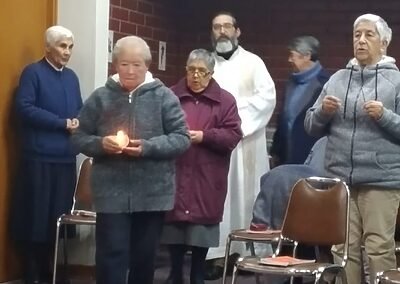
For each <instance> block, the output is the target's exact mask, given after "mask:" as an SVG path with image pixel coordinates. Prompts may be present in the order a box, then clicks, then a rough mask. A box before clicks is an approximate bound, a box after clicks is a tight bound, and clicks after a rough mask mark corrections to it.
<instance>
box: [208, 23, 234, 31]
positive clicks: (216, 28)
mask: <svg viewBox="0 0 400 284" xmlns="http://www.w3.org/2000/svg"><path fill="white" fill-rule="evenodd" d="M234 27H235V26H234V25H233V24H231V23H225V24H214V25H213V26H212V28H213V30H214V31H220V30H221V28H224V30H232V29H233V28H234Z"/></svg>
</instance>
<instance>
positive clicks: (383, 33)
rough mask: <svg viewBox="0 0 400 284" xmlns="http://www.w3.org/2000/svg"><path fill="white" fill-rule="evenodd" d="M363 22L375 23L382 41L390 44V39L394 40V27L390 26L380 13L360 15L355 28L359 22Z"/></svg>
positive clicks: (355, 22)
mask: <svg viewBox="0 0 400 284" xmlns="http://www.w3.org/2000/svg"><path fill="white" fill-rule="evenodd" d="M361 22H371V23H373V24H374V25H375V27H376V30H377V32H378V34H379V37H380V39H381V41H382V42H386V44H387V46H389V44H390V41H391V40H392V29H391V28H389V26H388V24H387V23H386V21H385V20H384V19H382V18H381V17H380V16H378V15H374V14H364V15H361V16H359V17H358V18H357V19H356V20H355V21H354V25H353V28H354V29H355V28H356V27H357V26H358V24H359V23H361Z"/></svg>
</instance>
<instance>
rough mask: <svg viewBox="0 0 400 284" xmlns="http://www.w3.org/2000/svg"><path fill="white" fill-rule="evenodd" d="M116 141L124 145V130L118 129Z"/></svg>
mask: <svg viewBox="0 0 400 284" xmlns="http://www.w3.org/2000/svg"><path fill="white" fill-rule="evenodd" d="M116 140H117V143H118V145H119V146H121V147H124V146H125V141H126V134H125V132H124V131H122V130H119V131H118V132H117V137H116Z"/></svg>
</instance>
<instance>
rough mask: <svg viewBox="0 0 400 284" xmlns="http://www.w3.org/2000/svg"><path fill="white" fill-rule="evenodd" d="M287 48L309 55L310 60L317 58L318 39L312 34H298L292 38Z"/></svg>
mask: <svg viewBox="0 0 400 284" xmlns="http://www.w3.org/2000/svg"><path fill="white" fill-rule="evenodd" d="M288 49H289V50H292V51H297V52H298V53H300V54H301V55H308V54H309V55H310V58H311V61H317V60H318V51H319V41H318V39H316V38H315V37H313V36H308V35H305V36H299V37H295V38H294V39H292V40H291V41H290V43H289V45H288Z"/></svg>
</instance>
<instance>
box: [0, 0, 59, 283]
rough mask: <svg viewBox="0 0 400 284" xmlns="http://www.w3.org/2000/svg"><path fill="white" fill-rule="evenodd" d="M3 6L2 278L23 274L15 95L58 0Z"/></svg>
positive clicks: (21, 0) (11, 0) (12, 1)
mask: <svg viewBox="0 0 400 284" xmlns="http://www.w3.org/2000/svg"><path fill="white" fill-rule="evenodd" d="M1 2H2V3H1V8H0V45H1V46H0V282H5V281H10V280H12V279H17V278H20V277H21V273H20V269H19V261H18V260H17V258H16V255H15V253H14V249H13V246H12V243H11V241H10V239H9V234H8V231H9V230H8V226H9V224H8V219H9V218H8V217H9V209H10V206H9V205H10V193H11V188H12V187H11V183H12V179H13V176H14V174H15V166H16V155H17V152H16V147H15V142H16V141H15V139H14V134H15V133H14V125H15V121H14V120H13V118H12V112H11V110H12V108H11V103H12V98H13V96H14V92H15V89H16V87H17V84H18V79H19V75H20V73H21V70H22V69H23V67H24V66H25V65H27V64H28V63H31V62H33V61H36V60H38V59H40V58H41V57H42V56H43V49H44V37H43V33H44V31H45V30H46V28H47V27H49V26H51V25H52V24H53V23H55V15H56V13H55V11H56V0H3V1H1Z"/></svg>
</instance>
